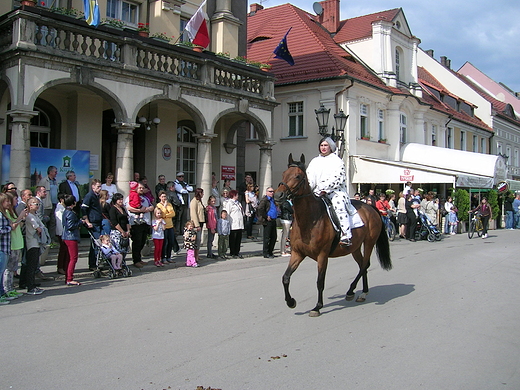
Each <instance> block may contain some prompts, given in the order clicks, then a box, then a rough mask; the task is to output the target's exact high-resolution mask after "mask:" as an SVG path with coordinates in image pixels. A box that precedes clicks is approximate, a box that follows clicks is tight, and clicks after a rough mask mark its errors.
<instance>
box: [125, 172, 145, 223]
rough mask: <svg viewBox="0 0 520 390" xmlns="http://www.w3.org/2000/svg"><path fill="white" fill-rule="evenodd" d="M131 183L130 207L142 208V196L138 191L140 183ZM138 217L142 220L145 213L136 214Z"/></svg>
mask: <svg viewBox="0 0 520 390" xmlns="http://www.w3.org/2000/svg"><path fill="white" fill-rule="evenodd" d="M129 185H130V194H129V195H128V204H129V205H130V207H133V208H134V209H140V208H141V207H142V205H141V196H140V195H139V194H138V193H137V187H139V183H137V182H136V181H131V182H130V183H129ZM136 219H137V220H138V221H142V219H143V213H140V214H136ZM136 222H137V221H136ZM139 223H140V222H139Z"/></svg>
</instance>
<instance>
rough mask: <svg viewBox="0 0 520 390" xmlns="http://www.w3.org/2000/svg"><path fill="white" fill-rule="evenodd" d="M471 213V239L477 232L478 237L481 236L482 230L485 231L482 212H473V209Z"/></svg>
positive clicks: (469, 231)
mask: <svg viewBox="0 0 520 390" xmlns="http://www.w3.org/2000/svg"><path fill="white" fill-rule="evenodd" d="M469 213H470V214H471V215H472V217H471V219H470V221H469V228H468V237H469V239H472V238H473V235H474V234H475V233H477V236H478V237H481V236H482V232H483V231H484V225H483V224H482V218H481V217H480V213H472V212H471V211H470V212H469Z"/></svg>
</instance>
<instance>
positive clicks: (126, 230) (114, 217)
mask: <svg viewBox="0 0 520 390" xmlns="http://www.w3.org/2000/svg"><path fill="white" fill-rule="evenodd" d="M123 200H124V197H123V195H122V194H120V193H119V192H116V193H115V194H114V195H113V196H112V207H111V208H110V211H109V216H110V225H111V227H112V229H111V230H110V239H111V240H112V241H113V242H114V245H115V246H116V249H117V250H118V251H119V252H121V253H122V254H123V258H124V257H125V256H126V253H127V252H128V246H129V245H130V224H129V223H128V214H127V213H126V209H125V206H124V205H123Z"/></svg>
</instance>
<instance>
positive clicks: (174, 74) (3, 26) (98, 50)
mask: <svg viewBox="0 0 520 390" xmlns="http://www.w3.org/2000/svg"><path fill="white" fill-rule="evenodd" d="M13 50H23V51H34V52H39V53H42V54H47V55H50V56H52V57H51V61H63V60H64V59H65V60H72V61H80V62H82V63H92V64H95V65H101V66H103V64H106V65H107V66H110V67H114V66H115V67H120V68H121V69H124V70H128V71H139V72H143V71H144V72H150V73H149V74H151V75H153V76H154V77H159V78H167V79H172V78H173V79H177V81H178V82H189V83H197V84H202V85H204V86H205V87H208V88H218V89H227V90H229V91H233V92H234V93H245V94H246V95H248V94H253V95H255V96H256V97H260V98H264V99H269V100H274V97H273V77H272V76H271V75H269V74H267V73H265V72H262V71H261V70H259V69H256V68H252V67H250V66H246V65H243V64H238V63H236V62H234V61H232V60H228V59H225V58H221V57H217V56H215V55H214V54H213V53H210V52H203V53H197V52H194V51H192V50H191V49H189V48H186V47H181V46H177V45H171V44H169V43H166V42H165V43H162V42H159V41H156V40H155V39H153V38H143V37H140V36H139V35H138V34H137V33H136V32H132V31H122V30H121V31H120V30H117V29H114V28H110V27H108V26H99V27H97V28H94V27H90V26H88V25H87V24H86V23H85V21H84V20H78V19H75V18H71V17H69V16H65V15H61V14H57V13H53V12H50V11H48V10H45V9H42V8H37V7H28V8H21V9H18V10H15V11H12V12H11V13H9V14H6V15H4V16H2V17H1V18H0V55H4V53H8V52H10V51H13Z"/></svg>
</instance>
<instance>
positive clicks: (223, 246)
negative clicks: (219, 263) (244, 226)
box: [217, 210, 231, 260]
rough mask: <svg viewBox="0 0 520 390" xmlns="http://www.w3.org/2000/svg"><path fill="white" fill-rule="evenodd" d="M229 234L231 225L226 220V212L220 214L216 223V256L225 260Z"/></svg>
mask: <svg viewBox="0 0 520 390" xmlns="http://www.w3.org/2000/svg"><path fill="white" fill-rule="evenodd" d="M230 232H231V223H230V222H229V221H228V220H227V211H226V210H222V211H221V212H220V219H219V220H218V221H217V233H218V256H219V257H220V258H221V259H223V260H225V259H227V257H226V252H227V248H228V245H229V233H230Z"/></svg>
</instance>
